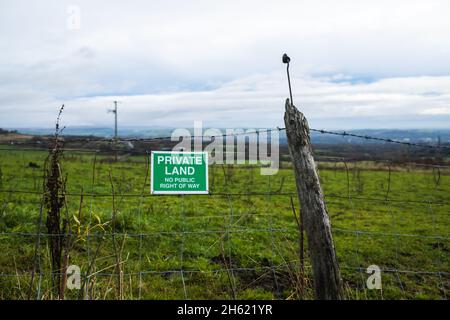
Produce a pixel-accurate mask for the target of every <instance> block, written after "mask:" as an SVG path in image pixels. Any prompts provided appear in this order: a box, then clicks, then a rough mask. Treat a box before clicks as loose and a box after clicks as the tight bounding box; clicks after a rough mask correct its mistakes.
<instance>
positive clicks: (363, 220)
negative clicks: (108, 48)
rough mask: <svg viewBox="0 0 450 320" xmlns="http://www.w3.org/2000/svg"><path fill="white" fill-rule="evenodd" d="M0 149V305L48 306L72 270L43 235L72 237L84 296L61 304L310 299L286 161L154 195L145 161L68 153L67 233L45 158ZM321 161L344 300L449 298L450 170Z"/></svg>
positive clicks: (216, 168) (218, 172)
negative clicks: (58, 225) (374, 283)
mask: <svg viewBox="0 0 450 320" xmlns="http://www.w3.org/2000/svg"><path fill="white" fill-rule="evenodd" d="M271 130H279V131H281V130H284V128H276V129H268V130H266V132H270V131H271ZM311 131H315V132H318V133H320V134H334V135H341V136H343V137H345V136H352V137H356V138H361V139H365V140H368V139H369V140H376V141H380V142H383V143H387V144H395V145H405V146H407V147H413V148H426V149H433V150H436V151H437V152H445V151H446V149H447V148H448V146H445V145H423V144H417V143H410V142H405V141H396V140H393V139H383V138H377V137H369V136H362V135H355V134H349V133H346V132H331V131H325V130H316V129H311ZM259 133H261V130H259V131H255V132H254V134H259ZM243 134H247V135H248V134H252V133H249V132H247V133H243ZM235 135H236V134H235ZM224 136H226V135H224ZM192 138H195V137H192ZM167 139H170V137H156V138H151V139H120V140H121V141H129V142H152V141H158V140H167ZM67 141H69V139H68V140H67ZM74 141H76V142H80V143H89V142H92V141H97V142H108V143H115V142H117V140H114V139H71V140H70V142H74ZM41 149H42V150H43V151H48V148H45V147H43V148H41ZM0 151H1V152H0V169H1V171H0V248H2V252H3V253H2V255H1V258H0V259H1V260H0V298H3V299H7V298H14V299H15V298H19V299H20V298H21V299H52V298H56V297H55V293H54V286H55V284H54V283H53V281H52V279H53V277H54V276H55V275H59V276H62V277H65V276H67V274H66V273H65V270H60V271H59V272H58V271H56V272H55V271H54V270H52V269H51V254H50V250H49V241H50V239H51V238H60V239H71V243H72V245H71V247H70V252H69V253H68V255H67V257H68V258H67V259H68V262H67V264H68V265H77V266H79V267H80V269H81V278H82V281H81V283H82V286H81V289H79V290H70V289H68V288H65V297H66V298H74V299H75V298H80V299H111V298H115V299H117V298H118V299H152V298H157V299H173V298H186V299H199V298H203V299H209V298H225V299H227V298H230V299H242V298H269V299H274V298H275V299H310V298H313V289H312V288H313V286H312V282H313V278H312V274H311V267H310V264H309V260H308V252H307V250H306V249H303V250H302V248H306V247H307V244H306V240H305V243H303V240H302V237H301V233H302V232H301V231H300V230H301V229H300V226H299V225H298V220H296V219H297V215H296V212H299V209H298V205H296V203H297V201H293V200H292V199H296V196H297V193H296V189H295V180H294V179H295V178H294V175H293V170H292V168H291V166H290V165H289V163H284V164H283V163H282V167H281V169H280V170H279V173H278V174H277V175H275V176H261V175H259V167H258V166H257V165H256V166H255V165H217V164H216V165H211V167H210V177H209V182H210V194H209V195H202V196H199V195H182V196H161V195H158V196H154V195H150V191H149V190H150V181H149V179H150V178H149V176H148V171H149V159H148V154H147V153H144V154H142V155H140V156H139V155H137V156H130V157H126V158H123V159H119V161H117V162H116V161H106V160H105V159H103V158H104V157H105V155H104V154H103V151H101V150H97V149H94V150H92V149H83V148H69V147H67V148H65V149H64V152H65V153H66V157H65V158H64V159H63V160H62V163H61V168H62V171H63V172H64V174H66V177H67V178H66V179H67V180H66V182H67V188H66V189H65V191H64V195H63V196H64V201H65V205H64V210H63V211H65V212H66V214H67V215H66V217H67V218H68V220H69V224H70V232H69V231H67V230H66V231H65V232H61V233H49V232H47V231H46V230H47V228H46V222H45V218H46V214H47V210H48V208H47V207H46V206H45V203H44V201H43V198H44V196H45V192H44V191H43V177H44V175H43V174H41V173H42V169H43V167H44V162H45V157H46V153H47V152H37V150H36V148H34V147H26V148H23V147H21V145H20V144H19V145H17V144H16V145H15V146H11V145H10V146H8V147H5V148H0ZM22 151H29V152H24V153H22ZM69 154H70V156H69ZM103 160H105V161H103ZM316 161H317V162H318V166H319V170H320V178H321V182H322V186H323V188H324V192H325V200H326V203H327V207H328V212H329V215H330V220H331V223H332V227H333V228H332V229H333V236H334V241H335V247H336V252H337V256H338V259H339V264H340V268H341V273H342V277H343V280H344V285H345V293H346V296H347V297H348V298H355V299H371V298H382V299H389V298H406V299H415V298H433V299H447V291H448V288H449V285H450V256H449V252H450V235H449V233H448V225H449V222H450V217H449V213H450V212H449V206H450V198H449V194H450V183H449V182H450V181H449V180H450V165H448V164H445V163H442V162H440V163H420V162H403V163H398V162H394V161H390V160H386V159H383V160H371V161H361V160H360V159H356V158H352V157H340V156H338V157H336V156H323V155H317V157H316ZM30 163H34V164H35V166H33V167H30ZM293 204H294V205H293ZM371 265H377V266H379V267H380V271H381V279H382V288H381V289H380V290H370V289H368V287H367V284H366V282H367V279H368V277H369V276H370V274H368V273H367V268H368V267H369V266H371Z"/></svg>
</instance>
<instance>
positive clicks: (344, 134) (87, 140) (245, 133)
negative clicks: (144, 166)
mask: <svg viewBox="0 0 450 320" xmlns="http://www.w3.org/2000/svg"><path fill="white" fill-rule="evenodd" d="M235 130H236V129H235ZM285 130H286V128H284V127H276V128H270V129H261V130H253V131H245V130H242V131H239V132H233V133H225V134H221V135H213V134H211V135H208V136H205V135H200V136H198V135H197V136H196V135H189V136H182V135H175V136H160V137H149V138H117V139H116V138H97V137H95V138H94V137H92V138H90V137H87V138H79V137H71V136H60V137H59V139H64V140H63V142H67V143H74V142H84V143H90V142H108V143H117V142H153V141H161V140H171V141H178V140H179V139H180V138H183V139H192V140H195V139H205V138H207V139H212V138H215V139H216V138H226V137H239V136H248V135H253V134H256V135H260V134H262V133H271V132H280V131H285ZM309 130H310V131H312V132H316V133H321V134H329V135H336V136H342V137H353V138H358V139H364V140H373V141H379V142H385V143H394V144H401V145H406V146H412V147H419V148H429V149H450V146H447V145H431V144H420V143H414V142H408V141H400V140H396V139H392V138H381V137H373V136H369V135H361V134H355V133H351V132H347V131H342V132H339V131H330V130H324V129H314V128H309ZM233 131H234V130H233ZM47 139H49V137H47ZM172 139H176V140H172ZM49 142H50V141H49ZM51 142H52V143H54V141H51ZM14 144H15V145H20V142H15V143H14ZM14 144H13V145H14ZM24 144H25V145H26V144H27V142H24ZM24 150H25V149H24ZM73 151H83V150H77V149H73ZM110 151H124V150H121V149H117V150H110ZM93 152H99V150H94V151H93Z"/></svg>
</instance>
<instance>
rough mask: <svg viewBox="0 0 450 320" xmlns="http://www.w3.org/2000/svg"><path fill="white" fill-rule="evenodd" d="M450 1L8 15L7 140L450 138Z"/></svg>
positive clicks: (83, 5) (41, 4)
mask: <svg viewBox="0 0 450 320" xmlns="http://www.w3.org/2000/svg"><path fill="white" fill-rule="evenodd" d="M448 17H450V1H448V0H443V1H438V0H427V1H425V0H422V1H414V0H408V1H406V0H405V1H404V0H396V1H384V0H377V1H371V0H370V1H365V0H356V1H353V0H340V1H324V0H314V1H302V0H296V1H283V0H268V1H253V0H240V1H234V0H226V1H224V0H216V1H211V0H209V1H197V0H190V1H185V0H184V1H183V0H164V1H159V0H147V1H139V0H129V1H112V0H109V1H102V0H97V1H92V0H91V1H75V0H71V1H65V0H61V1H51V0H39V1H37V0H35V1H30V0H2V1H1V2H0V40H1V41H0V127H5V128H25V127H27V128H37V127H43V128H46V127H52V126H54V123H55V119H56V116H57V113H58V110H59V107H60V106H61V104H65V111H64V114H63V120H62V122H63V124H64V125H65V126H67V127H70V126H73V127H75V126H76V127H78V126H111V125H113V115H112V114H111V113H108V112H107V111H108V109H110V108H112V106H113V101H114V100H118V101H119V113H118V115H119V127H120V126H128V127H129V126H136V127H142V128H144V127H145V128H151V127H192V126H193V123H194V121H202V122H203V124H204V126H210V127H220V128H225V127H229V128H236V127H247V128H267V127H276V126H283V112H284V104H285V99H286V98H287V97H288V96H289V91H288V85H287V79H286V65H284V64H282V62H281V56H282V54H283V53H284V52H286V53H288V55H289V56H290V57H291V64H290V72H291V81H292V90H293V100H294V104H295V105H296V106H297V107H298V108H299V109H300V110H301V111H302V112H303V113H304V114H305V115H306V117H307V118H308V120H309V123H310V126H311V127H315V128H320V129H356V128H391V129H395V128H399V129H404V128H450V58H449V56H450V36H449V35H450V19H449V18H448Z"/></svg>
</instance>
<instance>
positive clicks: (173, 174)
mask: <svg viewBox="0 0 450 320" xmlns="http://www.w3.org/2000/svg"><path fill="white" fill-rule="evenodd" d="M150 163H151V182H150V188H151V192H152V194H208V153H207V152H181V151H152V154H151V160H150Z"/></svg>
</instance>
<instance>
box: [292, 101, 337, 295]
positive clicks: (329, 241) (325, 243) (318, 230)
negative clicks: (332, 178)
mask: <svg viewBox="0 0 450 320" xmlns="http://www.w3.org/2000/svg"><path fill="white" fill-rule="evenodd" d="M284 122H285V125H286V136H287V140H288V145H289V152H290V154H291V157H292V164H293V166H294V170H295V180H296V184H297V193H298V198H299V201H300V207H301V212H302V215H303V221H304V224H305V230H306V234H307V237H308V249H309V252H310V256H311V263H312V270H313V276H314V287H315V293H316V298H317V299H343V298H344V295H343V290H342V279H341V275H340V271H339V265H338V262H337V259H336V253H335V250H334V244H333V238H332V235H331V226H330V220H329V218H328V213H327V209H326V206H325V202H324V200H323V192H322V188H321V186H320V182H319V176H318V174H317V171H316V164H315V162H314V158H313V155H312V148H311V143H310V137H309V126H308V122H307V121H306V118H305V116H304V115H303V114H302V113H301V112H300V111H298V110H297V108H296V107H295V106H293V105H291V103H290V102H289V99H287V100H286V112H285V114H284Z"/></svg>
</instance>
